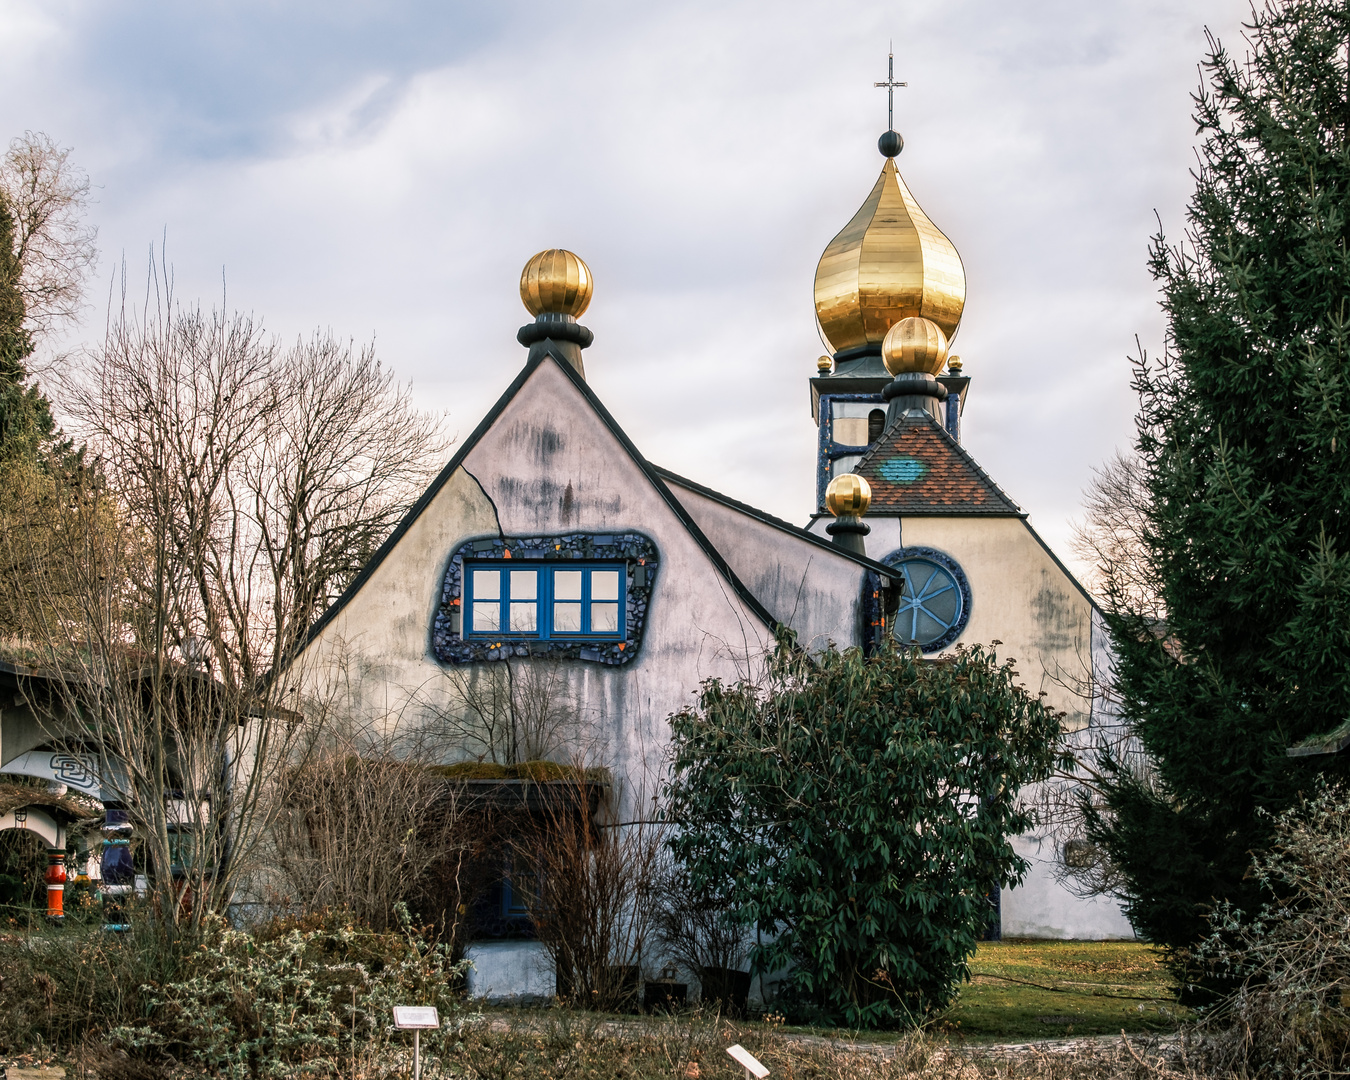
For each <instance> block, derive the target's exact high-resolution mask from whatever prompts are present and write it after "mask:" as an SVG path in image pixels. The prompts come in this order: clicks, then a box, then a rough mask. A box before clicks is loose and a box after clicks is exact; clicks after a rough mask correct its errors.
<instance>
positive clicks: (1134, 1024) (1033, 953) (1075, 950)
mask: <svg viewBox="0 0 1350 1080" xmlns="http://www.w3.org/2000/svg"><path fill="white" fill-rule="evenodd" d="M970 969H971V981H970V982H969V983H968V984H966V985H965V986H963V987H962V988H961V996H960V997H959V998H958V999H957V1002H956V1004H955V1005H954V1006H953V1007H952V1009H951V1010H950V1012H948V1014H947V1015H946V1017H945V1018H944V1020H943V1021H942V1023H941V1025H940V1030H943V1031H945V1032H946V1033H947V1034H948V1035H949V1036H952V1037H955V1038H959V1039H968V1040H970V1041H978V1042H991V1041H997V1042H1008V1041H1016V1040H1019V1039H1053V1038H1061V1037H1065V1036H1070V1035H1115V1034H1119V1033H1120V1032H1121V1031H1122V1030H1124V1031H1127V1032H1146V1031H1168V1030H1170V1029H1172V1028H1173V1027H1175V1026H1176V1023H1177V1021H1178V1019H1181V1018H1182V1017H1184V1016H1185V1015H1186V1010H1184V1009H1181V1008H1179V1007H1178V1006H1177V1004H1176V1001H1175V998H1173V996H1172V987H1173V986H1174V985H1175V984H1174V982H1173V980H1172V978H1171V976H1170V975H1169V974H1168V973H1167V970H1166V969H1165V968H1164V967H1163V965H1162V954H1161V953H1159V952H1158V951H1157V950H1155V949H1154V948H1153V947H1152V946H1150V945H1143V944H1139V943H1138V942H1133V941H1019V940H1009V941H987V942H984V943H983V944H981V945H980V948H979V951H978V952H976V954H975V956H974V958H973V959H972V960H971V962H970Z"/></svg>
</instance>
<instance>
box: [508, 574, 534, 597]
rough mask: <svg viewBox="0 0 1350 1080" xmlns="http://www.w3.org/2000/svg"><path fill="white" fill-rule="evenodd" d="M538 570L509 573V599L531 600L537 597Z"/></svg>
mask: <svg viewBox="0 0 1350 1080" xmlns="http://www.w3.org/2000/svg"><path fill="white" fill-rule="evenodd" d="M538 590H539V571H538V570H512V571H511V599H512V600H533V599H534V598H535V597H536V596H538V595H539V591H538Z"/></svg>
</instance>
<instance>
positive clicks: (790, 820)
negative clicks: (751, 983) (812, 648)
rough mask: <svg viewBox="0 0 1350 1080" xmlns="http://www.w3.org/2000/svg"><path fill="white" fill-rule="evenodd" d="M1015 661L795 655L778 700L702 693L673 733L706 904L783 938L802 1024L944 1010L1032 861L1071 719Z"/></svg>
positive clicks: (765, 948) (980, 653)
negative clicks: (1019, 847)
mask: <svg viewBox="0 0 1350 1080" xmlns="http://www.w3.org/2000/svg"><path fill="white" fill-rule="evenodd" d="M1016 675H1017V672H1016V671H1015V670H1014V669H1013V661H1011V660H1009V661H1006V662H1004V663H1002V664H1000V663H999V662H998V661H997V659H996V657H995V656H994V654H993V653H992V652H990V651H988V650H986V649H984V648H982V647H979V646H975V647H972V648H965V647H958V649H957V651H956V653H955V654H954V655H950V656H945V657H943V658H942V659H940V660H938V661H936V662H926V661H923V660H919V659H916V658H915V657H913V656H912V655H910V654H908V653H902V652H898V651H895V650H893V649H889V648H886V649H883V650H880V651H878V652H877V653H876V654H875V655H873V656H870V657H866V656H864V655H863V654H862V653H860V652H859V651H858V650H856V649H850V650H848V651H846V652H842V653H841V652H839V651H837V650H835V649H834V648H831V649H830V650H828V651H827V652H824V653H822V654H819V655H817V656H814V657H811V658H809V659H808V658H805V657H802V656H801V655H800V654H796V653H792V652H790V651H788V650H786V649H785V650H784V651H783V652H782V653H780V655H779V657H778V658H777V659H776V660H775V662H774V663H773V664H772V666H771V668H770V670H769V673H768V675H767V678H766V681H765V682H764V683H763V684H759V685H756V684H750V683H744V682H743V683H737V684H735V685H728V684H725V683H723V682H721V681H719V680H716V679H713V680H709V681H708V682H705V683H704V684H703V688H702V691H701V693H700V696H699V700H698V704H697V705H696V706H695V707H693V708H689V709H685V710H684V711H682V712H680V713H677V714H676V715H675V716H673V717H672V718H671V723H672V725H673V733H674V754H675V758H674V764H673V771H672V779H671V781H670V782H669V784H668V785H667V788H666V792H665V794H666V799H667V813H668V814H669V815H670V817H671V820H673V821H674V822H675V823H676V825H677V827H678V830H679V831H678V833H677V835H676V836H675V838H674V839H673V841H672V842H671V848H672V850H673V852H674V854H675V856H676V858H677V859H678V860H679V861H680V862H681V863H682V864H683V866H684V868H685V870H686V871H687V873H688V875H689V880H690V883H691V885H692V886H693V888H694V889H695V890H696V891H698V892H701V893H702V894H704V895H705V896H706V897H707V898H708V899H709V900H710V901H713V902H716V903H718V904H720V905H722V906H724V907H725V908H726V909H727V910H728V911H730V912H731V913H732V915H733V917H734V918H735V919H736V920H737V921H739V922H740V923H741V924H742V925H744V926H747V927H755V928H756V929H757V930H759V931H760V932H761V933H763V934H767V935H770V937H769V938H768V940H761V941H759V942H757V943H756V945H755V946H754V948H753V950H752V960H753V963H754V964H755V966H756V967H757V969H758V970H759V971H760V972H762V973H769V972H773V971H780V970H783V969H791V973H790V975H789V977H788V983H787V986H786V989H787V995H786V997H785V998H784V999H783V1001H784V1002H785V1003H787V1004H786V1007H787V1008H789V1009H790V1010H791V1011H793V1012H795V1013H797V1014H799V1015H802V1016H803V1017H804V1018H811V1019H818V1020H821V1021H825V1022H830V1023H838V1022H840V1021H843V1022H846V1023H847V1024H848V1025H850V1026H857V1027H877V1026H887V1025H893V1024H896V1023H903V1022H913V1021H916V1020H918V1019H919V1018H921V1017H922V1016H924V1015H925V1014H926V1013H929V1012H930V1011H932V1010H934V1009H938V1008H942V1007H943V1006H945V1005H946V1004H947V1003H948V1002H949V1001H950V1000H951V999H952V997H953V995H954V993H955V990H956V987H957V985H958V983H959V981H960V980H961V979H962V978H964V977H966V976H967V968H966V962H967V960H968V959H969V957H970V955H971V954H972V953H973V952H974V950H975V946H976V943H977V942H978V941H979V940H980V938H981V937H982V936H983V934H984V932H985V929H986V927H987V926H988V923H989V919H990V915H991V910H990V904H989V901H988V899H987V897H988V896H989V894H991V893H992V892H993V891H994V890H995V889H997V888H999V886H1001V885H1003V884H1006V883H1009V882H1013V881H1017V880H1020V877H1021V875H1022V874H1024V873H1025V872H1026V869H1027V864H1026V863H1025V862H1024V861H1023V860H1022V859H1021V858H1019V857H1018V856H1017V855H1016V854H1015V853H1014V852H1013V849H1012V846H1011V843H1010V841H1009V838H1010V837H1011V836H1013V835H1016V834H1018V833H1021V832H1025V831H1026V830H1027V829H1028V828H1030V826H1031V825H1032V823H1033V815H1032V812H1031V811H1030V810H1029V809H1027V808H1026V807H1024V806H1022V805H1021V804H1019V802H1018V801H1017V793H1018V791H1019V790H1020V789H1021V788H1022V787H1023V786H1024V785H1026V784H1028V783H1032V782H1035V781H1038V780H1042V779H1044V778H1045V777H1046V776H1047V775H1048V774H1049V772H1050V770H1051V768H1052V766H1053V765H1054V764H1055V762H1056V759H1057V752H1056V749H1055V748H1056V744H1057V739H1058V733H1059V724H1058V716H1057V714H1055V713H1054V712H1052V711H1051V710H1050V709H1049V708H1047V707H1046V706H1045V705H1044V704H1043V703H1042V702H1041V700H1040V699H1039V698H1038V697H1033V696H1032V695H1030V694H1029V693H1028V692H1027V691H1026V690H1025V689H1023V688H1022V687H1021V686H1020V685H1018V684H1017V682H1016Z"/></svg>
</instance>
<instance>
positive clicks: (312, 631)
mask: <svg viewBox="0 0 1350 1080" xmlns="http://www.w3.org/2000/svg"><path fill="white" fill-rule="evenodd" d="M545 355H547V354H541V355H539V356H536V357H535V358H534V359H533V360H530V361H528V362H527V363H526V364H525V366H524V367H523V368H521V369H520V374H519V375H517V376H516V377H515V379H514V380H513V381H512V383H511V385H510V386H508V387H507V388H506V390H505V391H504V392H503V393H502V396H501V397H499V398H498V399H497V401H496V403H495V404H494V405H493V406H492V408H491V409H489V410H488V411H487V414H486V415H485V416H484V417H483V419H482V420H480V421H479V422H478V426H477V427H476V428H474V429H473V432H472V434H470V435H469V437H468V438H467V439H465V440H464V442H463V443H462V444H461V445H460V447H459V449H458V450H456V451H455V454H454V456H453V457H452V458H451V459H450V460H449V461H448V462H447V463H446V466H445V468H443V469H442V470H441V471H440V472H438V473H437V474H436V477H435V479H434V480H432V481H431V483H430V484H429V485H427V488H426V490H425V491H423V492H422V494H421V495H420V496H419V497H418V499H417V501H416V502H415V503H413V504H412V506H411V507H409V509H408V512H407V513H406V514H404V515H403V520H401V521H400V522H399V523H398V524H397V525H396V526H394V531H393V532H391V533H390V534H389V536H388V537H387V538H386V539H385V541H384V543H383V544H381V545H380V546H379V547H378V548H376V549H375V554H374V555H372V556H371V557H370V558H369V559H367V560H366V564H365V565H364V566H363V567H361V571H360V573H358V574H357V575H356V577H354V578H352V580H351V583H350V584H349V585H348V586H347V587H346V588H345V589H343V590H342V595H341V596H339V597H338V598H337V599H336V600H334V601H333V602H332V603H331V604H329V605H328V609H327V610H326V611H325V612H324V613H323V614H322V615H320V616H319V617H318V618H317V619H316V620H315V621H314V622H313V623H312V624H311V625H310V628H309V629H308V630H307V631H306V632H305V639H304V640H303V641H302V642H301V643H300V646H299V648H298V649H297V650H296V656H299V654H300V653H302V652H304V651H305V649H307V648H308V647H309V646H310V644H311V643H312V642H313V641H314V639H315V638H316V637H318V636H319V634H320V633H322V631H323V629H324V627H326V626H327V625H328V624H329V623H330V622H332V621H333V619H334V618H336V617H337V614H338V612H340V611H341V610H342V609H343V608H344V607H346V606H347V604H348V603H350V602H351V599H352V597H354V596H355V595H356V594H357V593H358V592H360V591H361V589H362V587H363V586H364V585H365V583H366V582H367V581H369V580H370V578H371V575H372V574H374V573H375V571H376V570H378V569H379V567H380V564H381V563H382V562H384V560H385V559H386V558H387V557H388V555H389V552H391V551H392V550H393V549H394V546H395V545H396V544H397V543H398V542H399V541H400V540H402V539H403V535H404V533H406V532H407V531H408V530H409V529H410V528H412V526H413V522H415V521H416V520H417V519H418V518H419V517H421V516H422V511H423V510H425V509H426V508H427V507H428V506H429V505H430V504H431V500H432V499H434V498H435V497H436V496H437V495H438V494H439V493H440V490H441V488H443V487H445V485H446V483H447V482H448V481H449V479H450V477H452V476H453V475H454V474H455V472H456V470H457V469H459V467H460V466H461V465H462V464H464V459H465V458H466V457H468V456H469V451H470V450H472V449H473V448H474V447H475V446H476V445H477V444H478V441H479V440H480V439H481V438H482V437H483V436H484V435H486V434H487V432H488V429H489V428H491V427H492V425H493V424H494V423H495V422H496V420H497V417H498V416H500V415H501V413H502V410H503V409H505V408H506V405H507V403H508V402H509V401H510V400H511V399H512V398H513V397H515V396H516V394H518V393H519V392H520V388H521V387H522V386H524V385H525V380H526V379H528V378H529V377H530V375H531V374H533V372H534V369H535V368H537V367H538V366H539V364H540V363H541V362H542V360H543V358H544V356H545Z"/></svg>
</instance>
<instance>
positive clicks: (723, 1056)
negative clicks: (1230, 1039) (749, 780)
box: [438, 1009, 1209, 1080]
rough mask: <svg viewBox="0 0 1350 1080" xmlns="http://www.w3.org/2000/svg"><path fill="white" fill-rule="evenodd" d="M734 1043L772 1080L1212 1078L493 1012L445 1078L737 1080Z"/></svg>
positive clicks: (465, 1038) (1121, 1046) (563, 1014)
mask: <svg viewBox="0 0 1350 1080" xmlns="http://www.w3.org/2000/svg"><path fill="white" fill-rule="evenodd" d="M733 1043H739V1044H740V1045H742V1046H744V1047H745V1048H746V1049H747V1050H749V1051H750V1052H751V1053H752V1054H754V1055H755V1056H756V1057H757V1058H759V1060H760V1061H762V1062H763V1063H764V1065H765V1066H767V1067H768V1069H769V1074H770V1076H772V1077H774V1078H776V1080H1209V1078H1208V1076H1207V1075H1206V1074H1201V1073H1198V1072H1196V1071H1195V1067H1194V1066H1193V1064H1192V1063H1190V1062H1189V1061H1188V1060H1187V1058H1186V1055H1185V1053H1184V1052H1183V1050H1182V1048H1181V1047H1180V1046H1179V1045H1174V1044H1171V1043H1158V1042H1156V1041H1155V1042H1149V1041H1139V1040H1135V1041H1131V1042H1128V1043H1127V1042H1125V1041H1124V1040H1113V1041H1110V1042H1104V1043H1097V1042H1095V1041H1093V1040H1083V1041H1080V1042H1079V1043H1078V1044H1076V1045H1073V1046H1061V1047H1057V1048H1030V1047H1023V1048H1020V1049H1018V1050H1016V1051H1013V1052H1002V1053H997V1052H989V1051H985V1050H981V1049H980V1048H979V1047H963V1046H959V1045H952V1044H950V1043H948V1042H946V1041H945V1040H943V1039H941V1038H938V1037H934V1036H933V1035H930V1034H928V1033H926V1032H923V1031H911V1032H908V1033H906V1034H905V1035H904V1036H903V1037H901V1038H899V1039H895V1040H886V1041H880V1042H853V1041H851V1040H848V1039H846V1038H840V1039H832V1040H831V1039H825V1038H820V1037H813V1036H802V1035H796V1034H790V1033H788V1032H783V1031H778V1030H775V1029H774V1028H773V1027H772V1026H771V1025H765V1024H742V1023H737V1022H733V1021H730V1020H727V1019H726V1018H725V1017H719V1016H717V1015H716V1014H706V1013H702V1012H695V1013H693V1014H692V1015H686V1016H684V1017H680V1018H678V1019H670V1018H665V1019H661V1018H654V1017H653V1018H647V1019H643V1020H641V1021H637V1020H622V1021H609V1022H606V1021H602V1020H600V1019H599V1018H598V1017H595V1016H594V1014H590V1015H589V1016H588V1015H587V1014H581V1013H571V1012H568V1011H566V1010H561V1009H559V1010H554V1011H552V1012H551V1013H549V1014H544V1015H541V1014H538V1013H536V1014H533V1015H531V1014H529V1013H523V1014H514V1015H510V1016H503V1015H501V1014H497V1015H496V1016H495V1017H494V1019H492V1020H491V1021H488V1020H484V1021H480V1022H478V1023H476V1024H474V1025H471V1026H469V1027H468V1028H466V1029H465V1030H464V1031H463V1032H462V1035H461V1042H460V1045H459V1046H458V1047H457V1049H456V1051H455V1052H454V1053H453V1054H450V1055H448V1056H447V1057H446V1058H445V1059H444V1060H443V1061H441V1062H438V1067H442V1068H444V1069H445V1072H446V1073H447V1074H449V1075H455V1076H465V1077H471V1078H487V1077H502V1078H505V1077H514V1076H529V1077H537V1078H539V1080H563V1078H569V1080H570V1078H572V1077H587V1078H589V1077H597V1078H598V1077H606V1078H610V1077H613V1078H616V1080H649V1078H650V1080H657V1078H661V1080H740V1078H741V1077H742V1076H743V1075H744V1070H742V1069H741V1067H740V1066H739V1065H737V1064H736V1063H735V1062H734V1061H733V1060H732V1059H731V1058H730V1057H728V1056H727V1053H726V1048H727V1047H728V1046H730V1045H732V1044H733Z"/></svg>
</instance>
